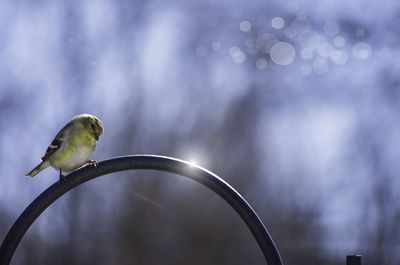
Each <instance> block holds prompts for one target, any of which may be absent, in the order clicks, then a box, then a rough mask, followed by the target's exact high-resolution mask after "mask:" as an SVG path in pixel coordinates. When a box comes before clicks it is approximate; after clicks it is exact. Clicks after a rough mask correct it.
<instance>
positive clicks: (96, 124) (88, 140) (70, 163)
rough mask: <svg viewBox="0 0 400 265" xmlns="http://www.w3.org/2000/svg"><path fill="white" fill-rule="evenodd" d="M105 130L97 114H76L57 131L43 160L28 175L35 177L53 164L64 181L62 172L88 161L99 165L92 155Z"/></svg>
mask: <svg viewBox="0 0 400 265" xmlns="http://www.w3.org/2000/svg"><path fill="white" fill-rule="evenodd" d="M103 131H104V128H103V123H102V122H101V121H100V119H99V118H97V117H96V116H93V115H90V114H81V115H78V116H75V117H74V118H73V119H72V120H71V121H70V122H68V123H67V125H65V126H64V128H62V129H61V130H60V131H59V132H58V133H57V135H56V137H55V138H54V140H53V141H52V142H51V144H50V145H49V147H48V148H47V150H46V153H45V154H44V156H43V157H42V162H41V163H40V164H39V165H37V166H36V167H35V168H34V169H32V171H31V172H29V173H28V174H26V175H27V176H31V177H34V176H35V175H36V174H38V173H39V172H40V171H42V170H43V169H45V168H47V167H49V166H52V167H53V168H55V169H57V170H59V171H60V182H62V181H63V180H64V176H63V174H62V172H69V171H73V170H75V169H77V168H79V167H81V166H83V165H84V164H86V163H90V164H93V165H97V162H96V161H93V160H90V157H91V156H92V154H93V152H94V149H95V148H96V143H97V140H98V139H99V136H100V135H101V134H102V133H103Z"/></svg>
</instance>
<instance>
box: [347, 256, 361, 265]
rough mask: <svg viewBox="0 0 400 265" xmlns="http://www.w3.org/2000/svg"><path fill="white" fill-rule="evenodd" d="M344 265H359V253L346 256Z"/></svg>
mask: <svg viewBox="0 0 400 265" xmlns="http://www.w3.org/2000/svg"><path fill="white" fill-rule="evenodd" d="M346 265H361V255H351V256H347V257H346Z"/></svg>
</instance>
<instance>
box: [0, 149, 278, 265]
mask: <svg viewBox="0 0 400 265" xmlns="http://www.w3.org/2000/svg"><path fill="white" fill-rule="evenodd" d="M133 169H152V170H159V171H166V172H171V173H175V174H179V175H182V176H185V177H188V178H191V179H193V180H196V181H197V182H200V183H201V184H203V185H205V186H207V187H208V188H210V189H211V190H213V191H214V192H216V193H217V194H218V195H220V196H221V197H222V198H223V199H224V200H225V201H227V202H228V203H229V204H230V205H231V206H232V207H233V208H234V209H235V210H236V212H237V213H238V214H239V215H240V217H241V218H242V219H243V220H244V222H245V223H246V224H247V226H248V227H249V228H250V230H251V232H252V234H253V236H254V237H255V239H256V240H257V242H258V244H259V246H260V248H261V250H262V252H263V254H264V256H265V259H266V261H267V262H268V264H269V265H282V264H283V263H282V260H281V258H280V255H279V252H278V249H277V248H276V246H275V244H274V242H273V240H272V238H271V236H270V235H269V233H268V231H267V229H266V228H265V226H264V224H263V223H262V221H261V220H260V218H259V217H258V215H257V214H256V212H255V211H254V210H253V209H252V208H251V206H250V205H249V204H248V203H247V202H246V200H245V199H244V198H243V197H242V196H241V195H240V194H239V193H238V192H237V191H236V190H235V189H233V188H232V187H231V186H230V185H229V184H228V183H226V182H225V181H224V180H222V179H221V178H220V177H218V176H217V175H215V174H214V173H212V172H210V171H208V170H206V169H204V168H201V167H199V166H196V165H193V164H191V163H188V162H186V161H183V160H179V159H175V158H170V157H165V156H154V155H131V156H123V157H116V158H113V159H110V160H105V161H102V162H99V163H98V165H97V167H94V166H86V167H83V168H81V169H78V170H76V171H74V172H72V173H71V174H69V175H68V176H67V177H66V180H65V181H64V182H62V183H59V182H57V183H55V184H53V185H52V186H50V187H49V188H48V189H46V190H45V191H44V192H43V193H42V194H40V195H39V196H38V197H37V198H36V199H35V200H34V201H33V202H32V203H31V204H30V205H29V206H28V207H27V208H26V209H25V210H24V211H23V212H22V214H21V215H20V216H19V218H18V219H17V221H16V222H15V223H14V225H13V226H12V227H11V229H10V231H9V232H8V234H7V235H6V237H5V239H4V241H3V243H2V245H1V247H0V265H8V264H10V262H11V259H12V257H13V255H14V252H15V250H16V248H17V246H18V244H19V242H20V241H21V239H22V237H23V236H24V234H25V232H26V231H27V230H28V228H29V227H30V226H31V225H32V223H33V222H34V221H35V220H36V218H38V217H39V215H40V214H41V213H42V212H43V211H44V210H45V209H46V208H47V207H49V206H50V205H51V204H52V203H53V202H54V201H56V200H57V199H58V198H60V197H61V196H62V195H63V194H64V193H66V192H68V191H70V190H71V189H73V188H75V187H77V186H78V185H80V184H82V183H84V182H86V181H88V180H91V179H93V178H96V177H99V176H103V175H106V174H110V173H113V172H119V171H125V170H133Z"/></svg>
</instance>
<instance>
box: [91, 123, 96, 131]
mask: <svg viewBox="0 0 400 265" xmlns="http://www.w3.org/2000/svg"><path fill="white" fill-rule="evenodd" d="M90 127H92V130H93V131H94V132H95V131H96V128H95V127H94V124H90Z"/></svg>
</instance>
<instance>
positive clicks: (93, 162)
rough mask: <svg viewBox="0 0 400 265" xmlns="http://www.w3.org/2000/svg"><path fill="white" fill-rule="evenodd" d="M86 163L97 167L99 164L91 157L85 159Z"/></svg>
mask: <svg viewBox="0 0 400 265" xmlns="http://www.w3.org/2000/svg"><path fill="white" fill-rule="evenodd" d="M87 164H88V165H90V166H94V167H97V166H98V165H99V163H98V162H97V161H96V160H92V159H90V160H89V161H87Z"/></svg>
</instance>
